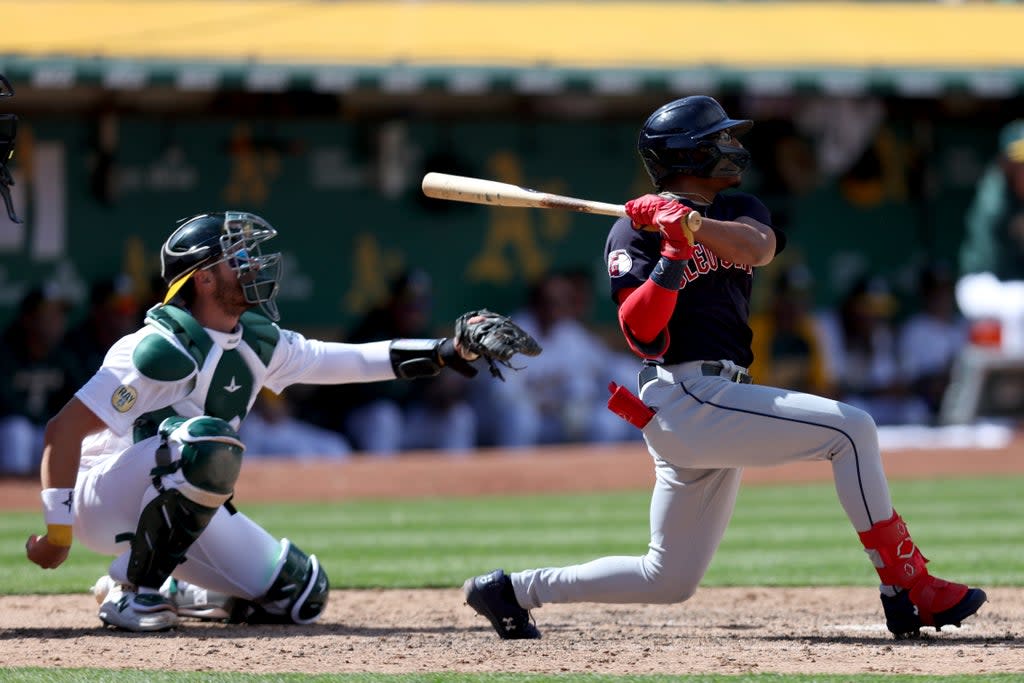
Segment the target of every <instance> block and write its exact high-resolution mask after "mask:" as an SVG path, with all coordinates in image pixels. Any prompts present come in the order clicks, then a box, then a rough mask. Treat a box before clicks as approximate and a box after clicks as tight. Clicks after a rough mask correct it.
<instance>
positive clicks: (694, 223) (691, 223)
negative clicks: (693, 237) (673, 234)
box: [686, 211, 704, 232]
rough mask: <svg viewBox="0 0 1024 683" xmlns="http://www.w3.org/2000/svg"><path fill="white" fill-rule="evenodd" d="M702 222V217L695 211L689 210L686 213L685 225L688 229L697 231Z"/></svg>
mask: <svg viewBox="0 0 1024 683" xmlns="http://www.w3.org/2000/svg"><path fill="white" fill-rule="evenodd" d="M703 222H704V217H703V216H701V215H700V214H699V213H697V212H696V211H691V212H690V213H688V214H686V227H688V228H689V229H690V232H697V231H698V230H700V226H701V224H702V223H703Z"/></svg>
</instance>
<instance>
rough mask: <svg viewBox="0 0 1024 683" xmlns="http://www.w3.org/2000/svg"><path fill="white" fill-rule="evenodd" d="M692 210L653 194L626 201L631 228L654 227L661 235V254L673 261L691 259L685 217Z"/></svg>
mask: <svg viewBox="0 0 1024 683" xmlns="http://www.w3.org/2000/svg"><path fill="white" fill-rule="evenodd" d="M691 211H693V209H691V208H690V207H688V206H686V205H685V204H681V203H679V202H677V201H675V200H674V199H668V198H666V197H661V196H659V195H656V194H645V195H644V196H642V197H638V198H636V199H631V200H629V201H628V202H626V215H628V216H629V219H630V220H631V221H633V227H634V228H635V229H640V228H642V227H643V226H645V225H656V226H658V230H659V232H661V237H662V240H661V255H662V256H664V257H665V258H667V259H671V260H673V261H684V260H686V259H688V258H690V257H691V256H693V244H691V243H690V239H689V237H687V230H686V227H685V226H686V216H687V214H689V213H690V212H691Z"/></svg>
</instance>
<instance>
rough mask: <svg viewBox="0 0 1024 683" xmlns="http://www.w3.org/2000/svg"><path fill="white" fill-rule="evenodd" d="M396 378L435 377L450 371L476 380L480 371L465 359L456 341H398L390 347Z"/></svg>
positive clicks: (394, 341) (393, 342)
mask: <svg viewBox="0 0 1024 683" xmlns="http://www.w3.org/2000/svg"><path fill="white" fill-rule="evenodd" d="M388 350H389V352H390V354H391V367H392V368H394V371H395V377H398V378H400V379H416V378H418V377H434V376H436V375H437V374H438V373H440V372H441V368H444V367H450V368H451V369H452V370H455V371H456V372H458V373H459V374H460V375H465V376H466V377H475V376H476V373H477V370H476V368H474V367H473V366H472V365H470V364H469V361H467V360H466V359H465V358H463V357H462V356H461V355H460V354H459V352H458V350H457V349H456V348H455V342H454V340H452V339H447V338H445V339H395V340H393V341H392V342H391V345H390V346H389V347H388Z"/></svg>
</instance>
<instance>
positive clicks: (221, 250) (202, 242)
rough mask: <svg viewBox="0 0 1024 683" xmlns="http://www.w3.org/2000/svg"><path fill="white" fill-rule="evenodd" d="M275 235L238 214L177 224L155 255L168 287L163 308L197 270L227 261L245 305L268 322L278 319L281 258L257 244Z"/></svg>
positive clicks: (264, 224)
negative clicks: (257, 308)
mask: <svg viewBox="0 0 1024 683" xmlns="http://www.w3.org/2000/svg"><path fill="white" fill-rule="evenodd" d="M275 235H277V230H275V229H274V228H273V227H271V225H270V224H269V223H267V222H266V221H265V220H263V219H262V218H260V217H259V216H257V215H255V214H251V213H245V212H241V211H226V212H218V213H203V214H199V215H196V216H192V217H191V218H185V219H183V220H181V221H179V225H178V227H177V229H175V231H174V232H173V233H171V236H170V237H168V238H167V241H166V242H164V245H163V247H162V248H161V249H160V275H161V276H162V277H163V279H164V282H166V283H167V296H166V297H164V303H167V302H169V301H170V300H171V299H173V298H174V297H175V295H177V293H178V291H179V290H180V289H181V287H182V285H184V284H185V282H187V281H188V278H189V276H191V275H192V273H194V272H196V271H197V270H199V269H200V268H209V267H210V266H214V265H216V264H218V263H220V262H221V261H227V262H228V263H229V264H230V265H231V268H232V269H233V270H234V271H235V274H236V275H237V276H238V281H239V282H240V283H241V284H242V291H243V292H244V294H245V300H246V301H248V302H249V303H251V304H254V305H258V306H259V307H260V308H261V309H262V310H263V312H264V313H265V314H266V315H267V317H269V318H270V319H271V320H275V321H276V320H278V319H280V317H281V316H280V314H279V312H278V310H277V304H276V303H275V302H274V298H275V297H276V296H277V291H278V283H279V281H280V278H281V254H280V253H273V254H263V253H262V252H261V250H260V246H259V245H260V243H262V242H266V241H267V240H269V239H271V238H273V237H274V236H275Z"/></svg>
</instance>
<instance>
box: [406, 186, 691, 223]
mask: <svg viewBox="0 0 1024 683" xmlns="http://www.w3.org/2000/svg"><path fill="white" fill-rule="evenodd" d="M423 194H425V195H427V196H428V197H433V198H435V199H449V200H452V201H457V202H469V203H471V204H490V205H491V206H522V207H532V208H537V209H568V210H569V211H579V212H580V213H596V214H600V215H603V216H625V215H626V207H625V206H623V205H622V204H606V203H605V202H595V201H593V200H590V199H578V198H576V197H566V196H564V195H560V194H551V193H550V192H540V191H539V190H531V189H529V188H526V187H521V186H519V185H512V184H510V183H501V182H498V181H496V180H484V179H483V178H470V177H467V176H460V175H449V174H447V173H434V172H431V173H428V174H426V175H425V176H423ZM701 220H702V219H701V215H700V214H699V213H697V212H696V211H693V212H691V213H689V214H687V216H686V227H688V228H689V229H690V230H691V231H692V232H696V231H697V230H700V224H701ZM644 229H645V230H652V231H655V232H656V231H657V230H658V228H657V227H656V226H645V227H644Z"/></svg>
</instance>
